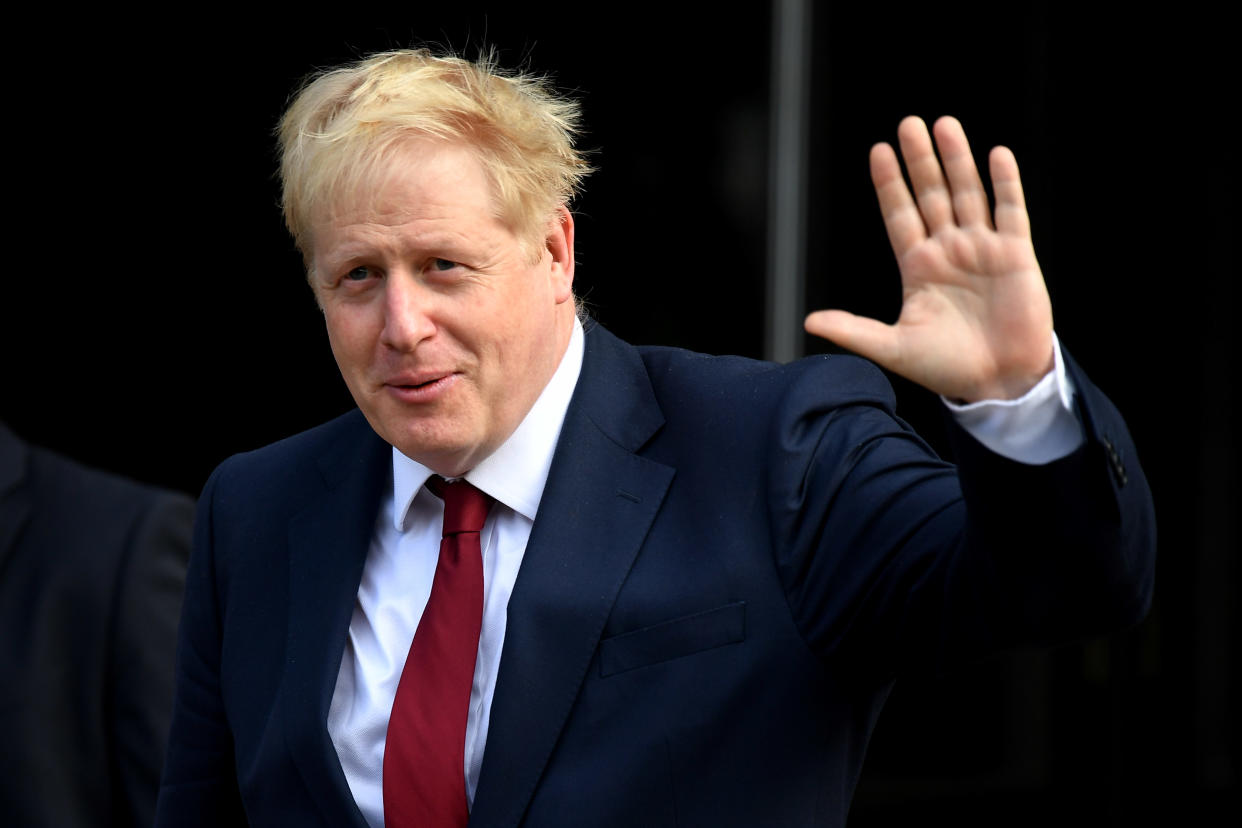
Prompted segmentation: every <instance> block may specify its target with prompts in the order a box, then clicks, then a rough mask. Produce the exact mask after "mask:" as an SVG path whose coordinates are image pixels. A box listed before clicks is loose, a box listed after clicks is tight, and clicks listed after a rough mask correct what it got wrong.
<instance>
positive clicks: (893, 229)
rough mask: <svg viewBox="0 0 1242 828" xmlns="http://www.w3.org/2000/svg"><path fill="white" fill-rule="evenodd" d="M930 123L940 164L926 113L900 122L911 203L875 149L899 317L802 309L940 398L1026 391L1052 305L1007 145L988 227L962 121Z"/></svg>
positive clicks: (1046, 336)
mask: <svg viewBox="0 0 1242 828" xmlns="http://www.w3.org/2000/svg"><path fill="white" fill-rule="evenodd" d="M936 134H937V143H938V145H939V146H940V150H941V155H942V157H943V158H944V160H945V164H944V170H943V172H942V170H941V166H940V162H939V161H937V160H936V156H935V153H934V152H933V150H932V148H931V139H930V136H929V135H928V134H927V128H926V126H925V125H924V124H923V122H922V121H920V120H918V119H917V118H908V119H906V120H905V121H903V122H902V125H901V128H900V130H899V135H900V137H901V140H902V144H901V146H902V154H903V155H904V157H905V159H906V164H907V168H908V169H909V171H910V178H911V182H912V184H913V186H914V190H915V192H916V194H917V203H916V201H915V199H914V197H912V196H911V195H910V191H909V189H907V187H906V184H905V181H904V179H903V178H902V176H901V170H900V167H899V166H898V164H897V159H896V156H895V154H894V153H893V150H892V149H891V148H890V147H888V146H887V145H879V146H877V147H876V148H875V149H873V150H872V157H871V168H872V178H873V180H874V182H875V186H876V193H877V195H878V197H879V201H880V208H881V211H882V212H883V214H884V221H885V226H886V228H887V230H888V234H889V239H890V241H891V242H892V245H893V250H894V252H895V253H896V255H897V261H898V265H899V267H900V270H901V276H902V309H901V315H900V317H899V318H898V320H897V322H896V323H895V324H894V325H885V324H883V323H880V322H877V321H875V320H871V319H865V318H862V317H857V316H854V315H853V314H849V313H846V312H844V311H837V310H833V311H820V312H818V313H815V314H812V315H811V316H810V317H808V319H807V330H808V331H810V332H811V333H814V334H817V335H819V336H823V337H825V338H828V339H831V340H833V341H834V342H837V343H838V344H840V345H843V346H845V347H847V348H850V349H851V350H854V351H856V352H858V353H860V354H862V355H863V356H866V357H868V358H869V359H872V360H873V361H875V362H877V363H879V364H880V365H883V366H884V367H886V368H888V369H889V370H892V371H894V372H895V373H898V374H900V375H902V376H905V377H906V378H908V379H910V380H913V381H914V382H917V383H919V384H920V385H923V386H925V387H927V388H930V389H931V390H932V391H935V392H937V393H940V394H943V395H944V396H946V397H950V398H956V399H962V400H971V401H973V400H979V399H1007V398H1013V397H1017V396H1021V395H1022V394H1023V393H1025V392H1026V391H1027V390H1028V389H1030V388H1031V387H1032V386H1033V385H1034V384H1035V383H1036V382H1038V381H1039V379H1040V378H1041V377H1042V376H1043V375H1044V374H1045V373H1047V371H1048V370H1049V369H1050V368H1051V366H1052V344H1051V343H1052V311H1051V303H1050V302H1049V299H1048V292H1047V289H1046V288H1045V286H1044V282H1043V276H1042V275H1041V273H1040V270H1039V264H1038V262H1037V261H1036V259H1035V252H1034V248H1033V247H1032V245H1031V239H1030V229H1029V220H1028V218H1027V215H1026V208H1025V205H1024V203H1023V198H1022V191H1021V184H1020V182H1019V179H1018V172H1017V164H1016V162H1015V161H1014V160H1013V155H1012V153H1010V152H1009V151H1008V150H1006V149H1003V148H997V149H996V150H993V152H992V156H991V172H992V180H993V183H994V188H995V191H996V196H997V209H996V221H995V226H993V222H992V217H991V214H990V211H989V210H988V204H987V196H986V193H985V192H984V191H983V187H982V184H981V183H980V181H979V176H978V172H977V170H976V169H975V165H974V161H973V158H972V157H971V155H970V150H969V146H968V145H967V143H966V137H965V134H964V133H963V132H962V130H961V126H960V124H958V123H957V122H956V121H955V120H953V119H951V118H944V119H941V120H940V121H939V122H938V123H937V124H936ZM946 175H947V178H946Z"/></svg>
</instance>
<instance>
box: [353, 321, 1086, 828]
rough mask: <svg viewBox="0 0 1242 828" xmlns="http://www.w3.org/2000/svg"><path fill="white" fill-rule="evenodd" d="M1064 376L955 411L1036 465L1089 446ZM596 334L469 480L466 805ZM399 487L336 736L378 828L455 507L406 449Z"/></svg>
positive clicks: (382, 531)
mask: <svg viewBox="0 0 1242 828" xmlns="http://www.w3.org/2000/svg"><path fill="white" fill-rule="evenodd" d="M1054 348H1055V351H1056V368H1055V370H1053V371H1050V372H1049V373H1048V375H1047V376H1046V377H1044V379H1043V380H1042V381H1041V382H1040V383H1039V384H1038V385H1036V386H1035V388H1033V389H1031V391H1030V392H1028V393H1027V394H1026V395H1025V396H1024V397H1022V398H1021V399H1020V400H1012V401H985V402H979V403H973V404H971V405H965V406H959V405H953V404H952V403H949V402H948V401H947V400H946V401H945V402H946V405H948V406H949V407H950V408H951V409H952V410H953V412H954V416H956V417H957V418H958V420H959V422H961V423H962V425H963V427H964V428H966V430H967V431H969V432H970V433H971V434H973V435H974V436H975V437H976V439H978V440H980V442H982V443H984V444H985V445H986V446H988V448H990V449H992V450H993V451H995V452H997V453H999V454H1003V455H1005V456H1008V457H1010V458H1011V459H1014V460H1019V461H1022V462H1027V463H1047V462H1050V461H1051V460H1054V459H1057V458H1058V457H1062V456H1065V455H1067V454H1069V453H1070V452H1072V451H1073V450H1074V449H1075V448H1077V447H1078V445H1080V444H1081V443H1082V441H1083V436H1082V426H1081V424H1080V423H1079V422H1078V419H1077V417H1076V416H1075V415H1074V414H1073V413H1072V411H1073V409H1072V405H1071V402H1072V399H1073V389H1072V388H1071V387H1070V386H1069V383H1068V377H1067V376H1066V374H1065V369H1064V366H1063V365H1062V361H1061V351H1060V346H1059V345H1058V344H1056V342H1055V336H1054ZM583 349H584V337H583V331H582V326H581V325H580V324H579V323H578V322H577V321H575V323H574V330H573V334H572V336H571V338H570V341H569V346H568V348H567V349H566V351H565V355H564V357H562V359H561V363H560V365H559V366H558V368H557V369H556V373H555V374H553V376H552V379H551V380H550V381H549V382H548V385H547V387H545V388H544V390H543V393H542V394H540V396H539V399H538V400H536V401H535V404H534V406H533V407H532V408H531V410H530V412H528V413H527V415H526V418H525V419H523V420H522V422H521V424H520V425H519V426H518V427H517V429H516V430H515V431H514V432H513V434H512V435H511V436H510V437H509V439H508V440H506V441H505V442H504V443H503V444H502V445H501V446H500V448H498V449H497V450H496V452H495V453H493V454H492V455H491V456H490V457H488V458H487V459H486V460H484V461H483V462H482V463H480V464H479V465H478V466H476V467H475V468H474V469H472V470H471V471H469V472H468V473H467V474H466V479H467V480H469V481H470V482H471V483H472V484H474V485H475V486H476V487H477V488H479V489H480V490H482V491H484V492H486V493H487V494H489V495H491V496H492V497H493V498H495V500H496V503H495V505H494V506H493V507H492V510H491V512H490V514H489V515H488V518H487V523H486V524H485V525H484V527H483V531H482V533H481V534H480V541H481V545H482V547H483V625H482V630H481V632H480V635H479V652H478V658H477V660H476V661H475V667H474V683H473V685H472V686H471V689H470V711H469V717H468V720H467V724H466V746H465V748H466V749H465V767H464V768H463V772H464V773H465V776H466V796H467V798H468V799H469V801H470V802H471V803H473V802H474V793H475V789H476V787H477V786H478V782H479V769H480V767H481V766H482V763H483V750H484V747H485V745H486V744H487V728H488V722H489V716H490V711H491V704H492V694H493V692H494V691H495V688H496V676H497V673H498V672H499V670H500V652H501V649H502V648H503V646H504V640H505V621H506V611H507V609H508V604H509V596H510V594H511V593H512V592H513V584H514V582H515V581H516V579H517V574H518V569H519V568H520V567H521V564H522V558H523V556H524V555H525V553H526V543H527V541H528V540H529V538H530V532H531V528H532V526H533V525H534V521H535V515H536V514H537V513H538V511H539V502H540V500H541V499H542V497H543V488H544V484H545V483H546V482H547V479H548V471H549V469H550V468H551V466H552V455H553V453H554V452H555V450H556V442H557V440H558V438H559V437H560V432H561V424H562V423H563V422H564V419H565V412H566V411H567V409H568V407H569V401H570V398H571V397H572V396H573V392H574V387H575V385H577V382H578V375H579V373H580V372H581V370H582V356H583ZM392 458H393V471H392V485H391V487H390V488H389V489H388V492H387V494H386V496H385V498H384V500H383V502H382V503H381V504H380V509H379V515H378V518H377V521H376V525H375V530H374V534H373V535H372V538H371V546H370V549H369V551H368V552H367V560H366V564H365V565H364V567H363V571H362V582H361V584H360V585H359V587H358V599H357V602H356V603H355V605H354V613H353V617H352V618H351V620H350V624H349V637H348V639H347V641H346V644H345V652H344V653H343V654H342V656H341V669H340V673H339V674H338V676H337V682H336V689H335V691H334V692H333V695H332V705H331V707H330V709H329V711H328V733H329V734H330V735H331V737H332V743H333V744H334V745H335V746H336V752H337V756H338V758H339V759H340V762H341V767H342V769H343V770H344V771H345V778H346V779H347V780H348V782H349V787H350V791H351V792H352V793H353V795H354V800H355V801H356V802H357V803H358V807H359V808H360V809H361V811H362V814H363V816H364V817H365V818H366V821H367V823H368V824H369V825H371V826H372V828H382V827H383V825H384V791H383V767H384V742H385V738H386V736H387V731H388V715H389V711H391V709H392V703H393V699H394V698H395V697H396V693H397V683H398V682H399V681H400V679H401V671H402V669H403V668H404V667H405V658H406V654H407V653H408V652H409V649H410V642H411V641H413V640H414V632H415V631H416V630H417V629H418V622H419V619H420V618H421V617H422V614H423V609H424V608H425V607H426V605H427V599H428V597H429V596H430V594H431V583H432V579H433V578H434V576H435V570H436V561H437V558H438V556H439V550H440V533H441V524H442V522H443V517H444V504H443V502H442V501H441V500H440V499H439V498H438V497H436V496H435V495H433V494H432V493H431V492H430V491H428V490H427V488H426V486H425V485H424V484H425V483H426V482H427V478H428V477H430V476H431V475H432V474H433V472H432V471H431V470H430V469H428V468H426V467H425V466H423V465H421V464H419V463H416V462H415V461H413V460H411V459H410V458H408V457H406V456H405V455H403V454H401V453H400V452H399V451H397V450H396V449H395V448H394V449H393V452H392Z"/></svg>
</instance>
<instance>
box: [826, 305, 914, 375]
mask: <svg viewBox="0 0 1242 828" xmlns="http://www.w3.org/2000/svg"><path fill="white" fill-rule="evenodd" d="M804 326H805V327H806V331H807V333H810V334H814V335H815V336H818V337H822V338H824V339H827V340H830V341H832V342H835V343H836V344H838V345H840V346H841V347H842V348H847V349H849V350H851V351H853V352H854V353H856V354H858V355H860V356H864V357H866V358H867V359H869V360H871V361H872V362H874V363H876V364H878V365H883V366H884V367H885V368H889V369H891V370H896V368H895V366H896V365H897V359H898V355H899V353H900V349H899V346H898V344H897V332H896V330H895V329H894V328H893V326H892V325H885V324H884V323H883V322H877V321H876V320H874V319H868V318H867V317H865V316H855V315H854V314H852V313H849V312H847V311H841V310H823V311H816V312H815V313H812V314H810V315H809V316H807V318H806V322H805V323H804Z"/></svg>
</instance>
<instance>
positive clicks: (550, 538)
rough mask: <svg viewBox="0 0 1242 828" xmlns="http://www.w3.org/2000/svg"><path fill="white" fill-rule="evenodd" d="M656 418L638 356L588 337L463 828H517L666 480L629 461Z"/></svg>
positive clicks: (511, 619)
mask: <svg viewBox="0 0 1242 828" xmlns="http://www.w3.org/2000/svg"><path fill="white" fill-rule="evenodd" d="M663 422H664V418H663V415H662V414H661V412H660V409H659V405H658V404H657V402H656V399H655V395H654V392H653V391H652V388H651V383H650V380H649V379H648V377H647V372H646V367H645V366H644V364H643V362H642V359H641V358H640V357H639V355H638V352H637V351H636V350H635V349H634V348H632V347H631V346H629V345H626V344H625V343H623V342H621V341H620V340H618V339H616V338H615V337H613V336H612V335H611V334H609V333H608V332H607V331H605V330H604V329H603V328H600V327H595V328H594V329H593V330H591V331H589V332H588V334H587V338H586V352H585V355H584V360H583V367H582V374H581V377H580V378H579V382H578V387H577V389H576V390H575V392H574V396H573V400H572V401H571V403H570V406H569V410H568V412H567V413H566V416H565V423H564V426H563V427H562V430H561V437H560V440H559V442H558V444H557V449H556V454H555V456H554V458H553V461H552V468H551V471H550V473H549V476H548V481H547V486H546V488H545V489H544V496H543V500H542V502H541V503H540V506H539V514H538V517H537V518H536V520H535V525H534V528H533V529H532V531H531V536H530V541H529V542H528V544H527V548H526V555H525V558H524V560H523V563H522V568H521V571H520V572H519V573H518V578H517V582H516V584H515V586H514V590H513V595H512V597H511V598H510V601H509V613H508V625H507V627H506V632H505V644H504V651H503V654H502V657H501V662H500V672H499V675H498V677H497V684H496V693H495V697H494V700H493V702H492V709H491V717H490V724H489V727H488V739H487V748H486V752H485V754H484V757H483V767H482V770H481V772H480V778H479V787H478V791H477V792H476V795H475V800H474V809H473V811H472V813H471V821H470V824H471V825H472V826H511V825H516V824H518V823H519V822H520V821H521V819H522V815H523V814H524V813H525V811H526V809H527V807H528V805H529V803H530V799H531V796H532V794H533V792H534V790H535V788H536V786H537V784H538V782H539V779H540V777H541V776H542V774H543V771H544V768H545V767H546V765H547V763H548V760H549V758H550V757H551V755H552V751H553V749H554V748H555V746H556V742H557V740H558V738H559V736H560V732H561V728H562V727H563V726H564V724H565V721H566V720H567V719H568V717H569V714H570V709H571V708H572V707H573V704H574V700H575V699H576V697H577V694H578V691H579V688H580V687H581V685H582V682H583V680H584V678H585V676H586V671H587V668H588V666H589V664H590V663H591V661H592V658H593V656H594V654H595V650H596V648H597V646H598V643H599V637H600V634H601V632H602V630H603V628H604V624H605V622H606V621H607V619H608V616H609V614H610V612H611V611H612V606H613V603H614V601H615V600H616V596H617V593H618V592H619V591H620V589H621V585H622V583H623V582H624V581H625V578H626V576H627V574H628V573H629V570H630V567H631V565H632V564H633V561H634V558H635V556H636V555H637V554H638V550H639V548H640V547H641V545H642V542H643V539H644V538H645V537H646V535H647V532H648V529H649V528H650V526H651V523H652V521H653V520H654V519H655V516H656V514H657V513H658V512H659V509H660V506H661V504H662V502H663V500H664V495H665V492H666V491H667V489H668V486H669V483H670V482H671V481H672V478H673V473H674V470H673V469H671V468H669V467H668V466H664V465H661V464H659V463H655V462H653V461H651V460H647V459H645V458H643V457H640V456H638V455H637V454H636V452H637V451H638V450H639V449H640V448H641V447H642V446H643V445H644V444H645V443H646V442H647V441H648V440H650V439H651V437H652V436H653V435H654V434H655V433H656V432H657V431H658V430H659V428H660V426H661V425H662V424H663Z"/></svg>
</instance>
